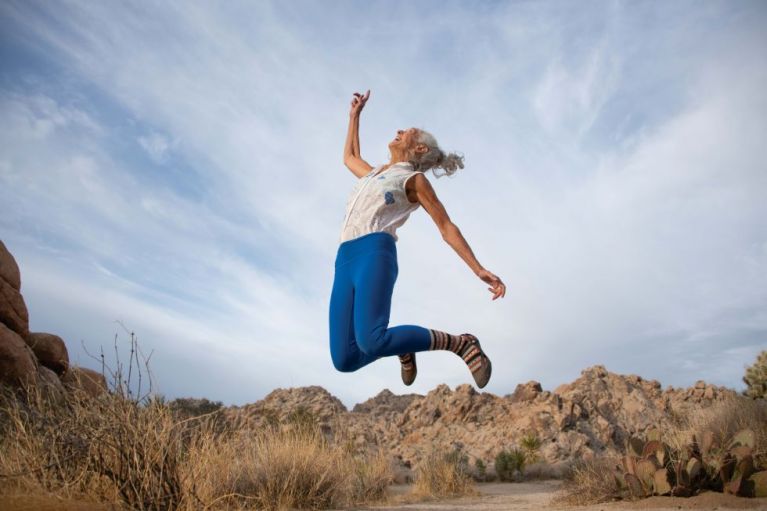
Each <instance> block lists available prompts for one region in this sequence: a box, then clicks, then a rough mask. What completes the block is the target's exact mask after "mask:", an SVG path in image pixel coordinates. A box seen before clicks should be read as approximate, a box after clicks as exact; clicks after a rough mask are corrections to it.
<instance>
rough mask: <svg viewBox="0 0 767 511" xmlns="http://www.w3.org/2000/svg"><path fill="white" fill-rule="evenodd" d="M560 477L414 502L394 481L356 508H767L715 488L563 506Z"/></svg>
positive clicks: (587, 510) (447, 510)
mask: <svg viewBox="0 0 767 511" xmlns="http://www.w3.org/2000/svg"><path fill="white" fill-rule="evenodd" d="M561 488H562V482H561V481H530V482H522V483H481V484H478V485H477V490H478V491H479V495H477V496H474V497H461V498H455V499H445V500H433V501H428V502H423V501H422V502H415V501H414V499H412V497H411V496H410V495H409V492H410V487H409V486H407V485H396V486H393V487H392V488H391V495H390V499H389V503H388V504H384V505H376V506H370V507H364V508H359V509H361V510H370V511H395V510H397V511H399V510H410V511H459V510H464V509H465V510H468V511H501V510H504V511H505V510H510V511H522V510H542V511H565V510H566V511H611V510H616V511H617V510H620V511H625V510H632V509H637V510H654V511H677V510H679V509H700V510H711V511H714V510H716V511H727V510H736V509H753V510H757V509H758V510H765V511H767V498H759V499H748V498H743V497H734V496H732V495H724V494H721V493H715V492H704V493H702V494H700V495H697V496H695V497H690V498H681V497H650V498H647V499H643V500H639V501H634V502H629V501H623V502H609V503H605V504H594V505H589V506H564V505H561V504H560V505H555V504H552V503H551V500H552V498H553V497H554V496H555V495H556V494H557V493H558V492H559V491H560V490H561Z"/></svg>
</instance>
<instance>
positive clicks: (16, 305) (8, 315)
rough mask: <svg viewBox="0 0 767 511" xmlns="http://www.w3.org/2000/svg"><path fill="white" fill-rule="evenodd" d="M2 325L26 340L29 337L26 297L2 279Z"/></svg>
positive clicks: (0, 292)
mask: <svg viewBox="0 0 767 511" xmlns="http://www.w3.org/2000/svg"><path fill="white" fill-rule="evenodd" d="M0 323H5V326H7V327H8V328H10V329H11V330H13V331H14V332H16V333H17V334H19V335H20V336H21V338H22V339H25V338H26V337H27V336H28V335H29V313H28V312H27V305H26V304H25V303H24V297H22V296H21V293H20V292H19V290H18V289H16V288H14V287H13V286H12V285H11V284H10V283H9V282H7V281H6V280H5V279H2V278H0Z"/></svg>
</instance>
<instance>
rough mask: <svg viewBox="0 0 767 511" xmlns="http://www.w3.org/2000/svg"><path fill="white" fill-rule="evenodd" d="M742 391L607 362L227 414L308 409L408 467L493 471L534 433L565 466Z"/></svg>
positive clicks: (268, 401) (297, 400) (294, 392)
mask: <svg viewBox="0 0 767 511" xmlns="http://www.w3.org/2000/svg"><path fill="white" fill-rule="evenodd" d="M728 395H733V396H734V395H736V393H735V391H734V390H730V389H727V388H724V387H716V386H712V385H707V384H705V383H702V382H698V383H697V384H696V385H695V386H694V387H691V388H685V389H673V388H671V387H669V388H668V389H666V390H662V389H661V385H660V383H659V382H658V381H656V380H646V379H643V378H642V377H640V376H636V375H621V374H616V373H612V372H610V371H608V370H607V369H606V368H605V367H604V366H601V365H597V366H593V367H590V368H587V369H585V370H583V371H582V372H581V375H580V377H579V378H577V379H576V380H575V381H573V382H571V383H567V384H564V385H560V386H559V387H557V388H556V389H555V390H554V391H553V392H552V391H548V390H543V389H542V388H541V385H540V384H539V383H538V382H534V381H531V382H527V383H524V384H520V385H518V386H517V388H516V389H515V391H514V392H513V393H512V394H509V395H506V396H503V397H502V396H496V395H494V394H491V393H488V392H478V391H477V390H475V388H474V387H472V386H471V385H468V384H464V385H458V386H457V387H455V389H454V390H453V389H451V388H450V387H448V386H447V385H439V386H437V387H436V388H435V389H433V390H432V391H431V392H429V393H428V394H427V395H425V396H422V395H418V394H407V395H403V396H397V395H395V394H393V393H392V392H390V391H389V390H384V391H382V392H381V393H379V394H378V395H377V396H375V397H373V398H371V399H369V400H367V401H365V402H363V403H360V404H358V405H356V406H355V407H354V408H353V409H352V411H351V412H348V411H346V409H345V408H344V406H343V405H342V404H341V403H340V402H339V401H338V400H337V399H336V398H334V397H333V396H332V395H330V394H329V393H328V392H327V391H326V390H325V389H323V388H322V387H316V386H315V387H302V388H296V389H278V390H277V391H274V392H272V393H271V394H269V395H268V396H267V397H266V398H265V399H264V400H262V401H259V402H257V403H254V404H251V405H246V406H244V407H230V408H228V409H226V410H225V415H226V417H227V419H228V420H230V421H232V422H233V423H234V424H236V425H237V427H259V426H260V425H263V424H266V423H268V422H269V421H272V423H274V421H275V420H277V421H283V420H288V418H289V416H290V413H291V410H295V409H296V408H297V407H302V408H303V409H304V410H309V411H310V412H311V413H316V414H317V417H318V418H319V420H320V422H321V424H322V426H323V428H324V429H325V430H326V431H329V432H331V433H332V434H335V435H341V436H344V437H346V438H348V439H349V440H350V441H351V442H352V444H353V445H354V446H356V447H357V448H358V449H376V448H384V449H386V450H388V451H389V452H391V453H392V454H393V455H394V456H395V457H397V458H399V459H400V460H401V462H402V465H403V466H404V467H414V466H415V465H416V464H417V463H418V462H419V461H420V460H421V459H423V458H424V456H426V455H427V454H428V453H429V451H430V450H431V449H432V448H439V449H452V448H461V449H463V450H464V452H466V453H467V454H468V455H469V456H470V458H479V459H482V460H483V461H484V462H485V463H486V464H487V465H488V467H489V469H490V471H492V465H493V463H492V461H493V460H494V458H495V455H496V454H497V453H498V452H499V451H500V450H501V449H504V448H508V447H513V446H518V445H519V442H520V441H521V439H522V438H523V436H525V435H531V434H532V435H534V436H537V437H538V439H539V440H540V443H541V445H540V448H539V455H540V457H541V458H542V460H543V461H544V462H547V463H549V464H552V465H558V464H561V463H564V462H568V461H570V460H572V459H576V458H588V457H591V456H594V455H597V454H612V455H615V454H618V453H620V452H622V451H623V449H624V446H625V442H626V440H627V438H628V437H629V435H631V434H643V433H644V432H646V431H647V430H648V429H651V428H653V427H661V428H663V427H664V426H668V425H670V423H671V420H672V417H673V416H674V415H675V414H680V413H684V412H686V411H687V410H689V409H690V407H700V406H709V405H710V404H711V403H713V402H714V401H716V400H718V399H722V398H723V397H725V396H728Z"/></svg>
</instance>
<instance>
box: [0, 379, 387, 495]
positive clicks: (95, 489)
mask: <svg viewBox="0 0 767 511" xmlns="http://www.w3.org/2000/svg"><path fill="white" fill-rule="evenodd" d="M0 413H1V414H2V416H3V421H2V429H3V431H2V433H3V434H2V445H0V496H2V497H3V499H5V501H6V502H7V503H11V502H12V501H13V502H16V504H13V506H15V507H18V506H17V504H18V503H19V502H22V501H23V499H21V498H19V497H18V496H29V495H38V496H49V500H51V501H52V502H58V504H59V507H61V506H64V505H65V504H64V503H65V502H70V503H69V504H66V505H67V506H69V507H72V508H73V509H74V508H76V506H77V505H79V506H82V508H83V509H89V508H90V507H88V506H91V507H93V508H94V509H98V508H99V506H98V503H114V502H121V503H122V504H124V505H125V507H126V508H130V509H140V510H144V509H146V510H149V509H151V510H186V509H202V508H205V509H232V508H234V509H238V508H240V509H244V508H258V509H287V508H303V509H322V508H328V507H342V506H347V505H355V504H363V503H369V502H373V501H376V500H379V499H382V498H383V497H385V495H386V489H387V487H388V486H389V485H390V484H391V482H392V480H393V470H392V466H391V464H390V460H389V458H388V457H387V456H386V455H384V454H383V453H381V452H379V453H376V454H372V455H366V454H354V453H352V452H350V451H349V449H348V448H347V447H346V446H345V445H343V444H340V443H335V442H332V441H331V440H328V439H326V438H325V437H324V436H323V434H322V433H321V432H320V430H319V428H314V427H309V426H306V425H304V426H301V425H300V424H299V425H298V426H297V425H296V424H293V425H292V426H293V427H290V426H291V425H287V427H277V428H266V429H264V430H261V431H255V432H246V431H229V430H227V431H225V432H223V433H222V432H221V431H220V423H218V422H216V421H205V420H199V419H194V420H191V421H190V420H186V421H178V420H176V419H174V416H173V413H172V412H171V410H170V408H169V407H167V406H165V405H164V404H162V403H160V402H156V401H149V402H146V403H144V404H140V403H138V402H137V401H135V400H131V399H128V398H126V397H125V396H120V395H119V394H115V393H112V394H107V395H104V396H102V397H100V398H97V399H94V398H89V397H87V396H85V395H83V394H79V393H72V394H70V395H68V396H66V397H65V399H64V400H63V402H62V401H61V400H59V401H56V402H52V401H49V400H47V399H45V397H44V396H42V395H41V394H40V393H39V392H35V391H34V390H32V391H30V392H29V394H28V396H27V398H26V399H18V398H17V397H14V396H10V395H6V396H5V399H4V400H3V404H2V406H0ZM39 498H42V497H39ZM46 498H48V497H46ZM13 499H15V500H13ZM41 502H42V501H41ZM88 502H92V503H94V504H87V503H88ZM78 503H79V504H78ZM8 505H10V504H8ZM40 506H42V504H40ZM40 506H38V507H40ZM3 507H4V508H5V507H7V506H3ZM54 507H55V506H54Z"/></svg>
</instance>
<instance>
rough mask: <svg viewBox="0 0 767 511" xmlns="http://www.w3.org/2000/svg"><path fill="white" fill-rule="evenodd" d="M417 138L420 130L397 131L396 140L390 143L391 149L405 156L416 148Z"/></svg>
mask: <svg viewBox="0 0 767 511" xmlns="http://www.w3.org/2000/svg"><path fill="white" fill-rule="evenodd" d="M417 136H418V128H408V129H405V130H397V135H396V136H395V137H394V140H392V141H391V142H389V149H396V150H397V152H399V153H402V154H404V153H406V152H408V151H409V150H410V149H411V148H412V147H414V146H415V144H416V137H417Z"/></svg>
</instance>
